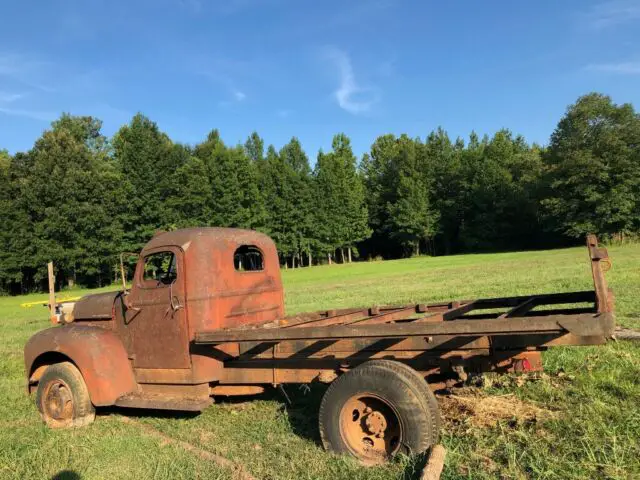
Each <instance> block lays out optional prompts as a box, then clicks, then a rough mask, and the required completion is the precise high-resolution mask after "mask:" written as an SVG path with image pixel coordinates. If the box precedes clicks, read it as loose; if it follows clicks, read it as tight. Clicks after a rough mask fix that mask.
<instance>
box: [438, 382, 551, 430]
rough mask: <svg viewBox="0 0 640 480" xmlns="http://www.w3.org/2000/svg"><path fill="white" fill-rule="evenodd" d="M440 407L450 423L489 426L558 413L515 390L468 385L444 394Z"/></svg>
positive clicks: (522, 421) (525, 422)
mask: <svg viewBox="0 0 640 480" xmlns="http://www.w3.org/2000/svg"><path fill="white" fill-rule="evenodd" d="M439 400H440V409H441V411H442V414H443V417H444V420H445V422H447V423H449V424H450V425H463V424H464V425H469V426H473V427H478V428H489V427H492V426H494V425H495V424H496V423H497V422H498V421H500V420H503V421H507V422H508V423H509V425H511V426H514V427H515V426H516V425H519V424H520V425H522V424H532V423H537V422H539V421H542V420H547V419H549V418H552V417H553V416H555V415H556V414H555V413H554V412H552V411H550V410H547V409H544V408H542V407H539V406H538V405H536V404H535V403H533V402H527V401H524V400H520V399H519V398H517V397H516V396H515V395H513V394H509V395H487V394H485V393H483V392H482V391H480V390H477V389H465V390H464V391H460V392H459V393H456V394H451V395H447V396H443V397H440V399H439Z"/></svg>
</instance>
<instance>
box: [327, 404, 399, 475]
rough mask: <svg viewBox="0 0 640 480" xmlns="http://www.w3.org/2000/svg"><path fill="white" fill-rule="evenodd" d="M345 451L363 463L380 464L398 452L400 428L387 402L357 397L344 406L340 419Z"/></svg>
mask: <svg viewBox="0 0 640 480" xmlns="http://www.w3.org/2000/svg"><path fill="white" fill-rule="evenodd" d="M340 424H341V427H340V428H341V431H342V435H343V439H344V441H345V443H346V444H347V446H348V448H349V449H350V450H351V451H352V452H353V453H354V454H355V455H356V456H357V457H359V458H360V459H361V460H363V461H364V462H367V463H380V462H382V461H384V460H386V459H387V458H389V457H391V456H393V455H394V454H395V453H396V452H397V451H398V449H399V447H400V444H401V439H402V435H403V432H402V428H401V425H400V421H399V419H398V415H397V414H396V412H395V410H394V409H393V408H392V407H391V405H390V404H389V403H387V401H385V400H383V399H382V398H380V397H378V396H377V395H374V394H359V395H356V396H353V397H351V398H350V399H349V400H347V402H346V403H345V404H344V407H343V408H342V413H341V416H340Z"/></svg>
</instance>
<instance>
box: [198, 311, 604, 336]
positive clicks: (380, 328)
mask: <svg viewBox="0 0 640 480" xmlns="http://www.w3.org/2000/svg"><path fill="white" fill-rule="evenodd" d="M566 317H567V316H565V315H545V316H541V317H518V318H511V319H509V320H503V319H495V320H494V319H488V320H456V321H450V322H434V323H430V322H429V323H419V324H416V323H412V322H407V323H403V324H383V325H362V326H358V325H356V326H350V325H345V326H342V325H332V326H328V327H307V328H295V329H286V330H285V329H255V330H240V331H231V330H227V331H216V332H197V333H196V337H195V342H196V343H198V344H207V343H210V344H219V343H225V342H256V341H260V342H265V341H278V342H279V341H284V340H305V339H318V340H320V339H322V340H332V339H341V338H376V337H379V338H404V337H424V336H431V335H467V336H468V335H514V334H516V335H517V334H526V333H531V334H544V333H563V332H565V331H566V332H569V333H574V334H576V335H581V336H593V335H602V336H608V335H611V334H612V333H613V329H614V326H613V317H612V315H611V314H609V313H602V314H580V315H577V316H575V317H572V318H571V319H568V318H566Z"/></svg>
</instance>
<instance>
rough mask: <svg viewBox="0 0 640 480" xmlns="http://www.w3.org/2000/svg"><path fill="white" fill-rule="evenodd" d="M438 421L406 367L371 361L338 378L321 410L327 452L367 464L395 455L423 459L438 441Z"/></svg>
mask: <svg viewBox="0 0 640 480" xmlns="http://www.w3.org/2000/svg"><path fill="white" fill-rule="evenodd" d="M439 423H440V417H439V414H438V406H437V402H436V401H435V397H434V396H433V393H432V392H431V390H430V389H429V387H428V386H427V384H426V382H425V381H424V379H423V378H421V377H420V375H419V374H418V373H417V372H415V371H413V370H412V369H410V368H409V367H407V366H406V365H404V364H401V363H399V362H395V361H389V360H373V361H370V362H366V363H364V364H362V365H360V366H359V367H357V368H355V369H353V370H351V371H349V372H347V373H345V374H344V375H342V376H340V377H339V378H337V379H336V380H335V381H334V382H333V383H332V384H331V386H330V387H329V389H328V390H327V392H326V393H325V395H324V397H323V399H322V403H321V405H320V414H319V424H320V425H319V426H320V437H321V439H322V443H323V445H324V447H325V448H327V449H328V450H332V451H334V452H337V453H347V454H350V455H352V456H354V457H356V458H358V459H360V460H361V461H362V462H364V463H367V464H375V463H382V462H384V461H386V460H388V459H389V458H391V457H393V456H394V455H396V454H397V453H405V454H411V453H421V452H424V451H426V450H427V449H428V448H429V447H430V446H432V445H433V444H434V443H435V442H436V441H437V438H438V430H439V426H440V425H439Z"/></svg>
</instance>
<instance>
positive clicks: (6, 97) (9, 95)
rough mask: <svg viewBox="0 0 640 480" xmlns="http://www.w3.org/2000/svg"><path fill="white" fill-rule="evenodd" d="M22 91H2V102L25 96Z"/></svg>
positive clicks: (0, 96) (0, 95)
mask: <svg viewBox="0 0 640 480" xmlns="http://www.w3.org/2000/svg"><path fill="white" fill-rule="evenodd" d="M23 97H24V95H23V94H22V93H8V92H0V103H11V102H15V101H17V100H20V99H21V98H23Z"/></svg>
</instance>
